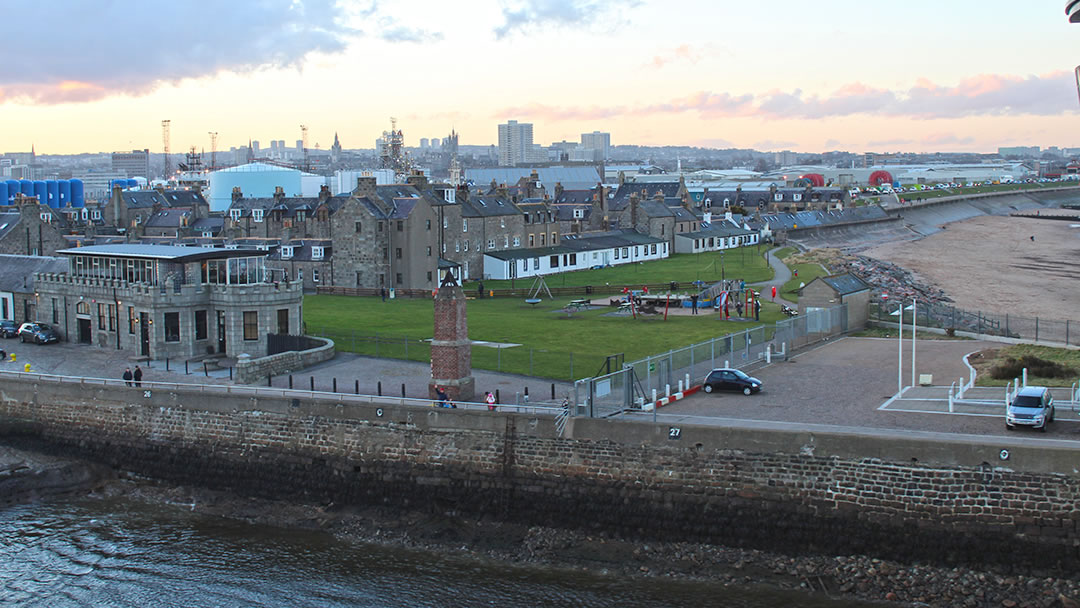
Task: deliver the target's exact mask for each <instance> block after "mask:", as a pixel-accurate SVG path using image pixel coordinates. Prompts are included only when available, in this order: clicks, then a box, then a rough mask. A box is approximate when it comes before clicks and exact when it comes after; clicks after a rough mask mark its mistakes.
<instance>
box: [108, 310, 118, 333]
mask: <svg viewBox="0 0 1080 608" xmlns="http://www.w3.org/2000/svg"><path fill="white" fill-rule="evenodd" d="M109 331H116V304H109Z"/></svg>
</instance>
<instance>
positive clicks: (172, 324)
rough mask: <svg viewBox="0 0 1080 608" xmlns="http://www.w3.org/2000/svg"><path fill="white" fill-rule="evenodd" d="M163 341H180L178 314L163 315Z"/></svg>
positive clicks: (168, 313)
mask: <svg viewBox="0 0 1080 608" xmlns="http://www.w3.org/2000/svg"><path fill="white" fill-rule="evenodd" d="M165 341H166V342H179V341H180V313H178V312H167V313H165Z"/></svg>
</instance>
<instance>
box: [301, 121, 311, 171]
mask: <svg viewBox="0 0 1080 608" xmlns="http://www.w3.org/2000/svg"><path fill="white" fill-rule="evenodd" d="M300 147H302V148H303V149H304V166H303V167H302V169H303V170H304V171H309V170H310V168H309V167H308V155H307V125H300Z"/></svg>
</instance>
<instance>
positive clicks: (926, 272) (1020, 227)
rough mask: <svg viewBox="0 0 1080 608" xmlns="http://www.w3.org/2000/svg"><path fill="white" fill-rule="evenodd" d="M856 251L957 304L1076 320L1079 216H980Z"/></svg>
mask: <svg viewBox="0 0 1080 608" xmlns="http://www.w3.org/2000/svg"><path fill="white" fill-rule="evenodd" d="M1032 236H1034V237H1035V240H1032V239H1031V237H1032ZM862 253H863V254H864V255H867V256H870V257H873V258H877V259H879V260H885V261H888V262H892V263H894V264H898V265H900V266H903V267H904V268H906V269H908V270H910V271H911V272H912V273H914V274H915V275H916V278H917V279H918V280H920V281H922V282H925V283H929V284H932V285H934V286H936V287H939V288H941V289H943V290H944V291H945V293H947V294H948V295H949V297H951V298H952V299H953V300H955V302H956V306H957V307H958V308H962V309H965V310H972V311H980V310H981V311H984V312H993V313H998V314H1005V313H1009V314H1015V315H1023V316H1029V317H1041V318H1044V319H1055V320H1062V321H1064V320H1073V321H1075V320H1080V222H1068V221H1054V220H1039V219H1028V218H1017V217H1000V216H983V217H977V218H973V219H970V220H965V221H963V222H955V223H952V224H949V225H948V227H947V228H946V229H945V230H942V231H940V232H937V233H935V234H932V235H930V236H927V237H925V238H922V239H919V240H917V241H903V242H893V243H887V244H883V245H879V246H876V247H873V248H871V249H869V250H867V251H864V252H862Z"/></svg>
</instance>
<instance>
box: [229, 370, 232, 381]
mask: <svg viewBox="0 0 1080 608" xmlns="http://www.w3.org/2000/svg"><path fill="white" fill-rule="evenodd" d="M229 380H232V368H231V367H230V368H229Z"/></svg>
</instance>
